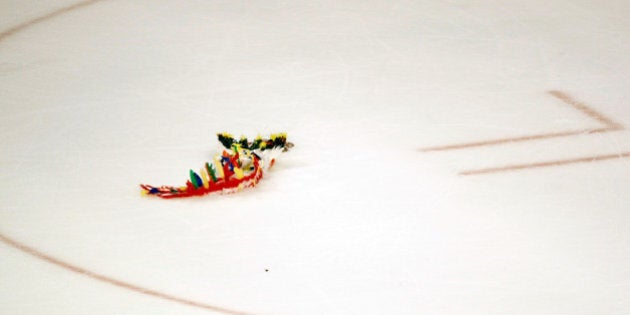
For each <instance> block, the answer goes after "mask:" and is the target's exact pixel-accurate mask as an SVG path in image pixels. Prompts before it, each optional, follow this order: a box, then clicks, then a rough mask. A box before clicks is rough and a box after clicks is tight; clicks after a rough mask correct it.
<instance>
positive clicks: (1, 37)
mask: <svg viewBox="0 0 630 315" xmlns="http://www.w3.org/2000/svg"><path fill="white" fill-rule="evenodd" d="M99 1H103V0H87V1H81V2H78V3H75V4H73V5H70V6H67V7H63V8H61V9H57V10H55V11H52V12H50V13H47V14H44V15H42V16H39V17H36V18H34V19H32V20H28V21H26V22H23V23H20V24H18V25H16V26H13V27H11V28H10V29H8V30H6V31H3V32H2V33H0V42H2V41H3V40H5V39H6V38H7V37H9V36H12V35H14V34H16V33H18V32H20V31H22V30H24V29H25V28H28V27H31V26H33V25H36V24H39V23H42V22H45V21H48V20H50V19H53V18H56V17H58V16H60V15H63V14H65V13H68V12H70V11H74V10H77V9H80V8H84V7H87V6H89V5H91V4H94V3H96V2H99Z"/></svg>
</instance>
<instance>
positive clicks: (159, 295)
mask: <svg viewBox="0 0 630 315" xmlns="http://www.w3.org/2000/svg"><path fill="white" fill-rule="evenodd" d="M0 242H2V243H4V244H6V245H8V246H10V247H13V248H15V249H17V250H19V251H21V252H23V253H26V254H29V255H31V256H35V257H37V258H39V259H40V260H43V261H45V262H48V263H51V264H53V265H55V266H57V267H61V268H63V269H66V270H69V271H72V272H74V273H78V274H80V275H83V276H86V277H88V278H91V279H93V280H97V281H100V282H104V283H107V284H110V285H113V286H116V287H119V288H123V289H127V290H130V291H134V292H136V293H141V294H144V295H149V296H152V297H156V298H160V299H163V300H168V301H171V302H176V303H179V304H183V305H187V306H192V307H196V308H201V309H204V310H207V311H214V312H221V313H224V314H246V313H243V312H239V311H235V310H230V309H227V308H223V307H219V306H213V305H209V304H205V303H202V302H197V301H193V300H189V299H185V298H181V297H177V296H174V295H170V294H168V293H164V292H160V291H156V290H152V289H149V288H145V287H141V286H139V285H135V284H132V283H129V282H125V281H122V280H118V279H115V278H112V277H108V276H105V275H102V274H99V273H96V272H94V271H90V270H88V269H85V268H81V267H79V266H77V265H73V264H71V263H68V262H66V261H63V260H61V259H58V258H55V257H53V256H50V255H48V254H45V253H43V252H41V251H39V250H37V249H35V248H33V247H30V246H27V245H24V244H22V243H20V242H18V241H16V240H14V239H12V238H10V237H8V236H6V235H4V234H2V233H0Z"/></svg>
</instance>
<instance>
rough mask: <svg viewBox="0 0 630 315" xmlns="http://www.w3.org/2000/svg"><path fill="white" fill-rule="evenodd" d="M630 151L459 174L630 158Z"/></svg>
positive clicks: (476, 170)
mask: <svg viewBox="0 0 630 315" xmlns="http://www.w3.org/2000/svg"><path fill="white" fill-rule="evenodd" d="M629 157H630V152H621V153H618V154H607V155H596V156H588V157H581V158H574V159H566V160H555V161H545V162H538V163H529V164H514V165H506V166H499V167H488V168H481V169H474V170H466V171H462V172H459V175H464V176H469V175H482V174H488V173H499V172H509V171H517V170H524V169H531V168H540V167H550V166H560V165H567V164H576V163H589V162H596V161H604V160H610V159H622V158H629Z"/></svg>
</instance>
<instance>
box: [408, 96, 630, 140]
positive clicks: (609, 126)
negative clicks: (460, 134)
mask: <svg viewBox="0 0 630 315" xmlns="http://www.w3.org/2000/svg"><path fill="white" fill-rule="evenodd" d="M548 93H549V94H550V95H551V96H553V97H555V98H557V99H559V100H561V101H563V102H564V103H566V104H568V105H570V106H571V107H573V108H575V109H577V110H579V111H580V112H582V113H583V114H585V115H587V116H588V117H590V118H592V119H594V120H597V121H598V122H600V123H603V124H604V125H605V126H604V127H602V128H593V129H582V130H570V131H561V132H550V133H543V134H534V135H527V136H520V137H511V138H501V139H493V140H484V141H476V142H467V143H459V144H450V145H440V146H434V147H427V148H421V149H420V151H422V152H434V151H449V150H459V149H466V148H473V147H483V146H492V145H499V144H505V143H512V142H524V141H533V140H542V139H549V138H559V137H569V136H577V135H582V134H590V133H604V132H609V131H617V130H623V129H624V128H623V126H622V125H621V124H620V123H617V122H615V121H613V120H612V119H610V118H608V117H606V116H605V115H604V114H602V113H600V112H598V111H596V110H594V109H593V108H591V107H589V106H587V105H585V104H584V103H582V102H579V101H576V100H575V99H573V98H572V97H571V96H569V95H568V94H566V93H564V92H562V91H558V90H552V91H549V92H548Z"/></svg>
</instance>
